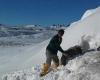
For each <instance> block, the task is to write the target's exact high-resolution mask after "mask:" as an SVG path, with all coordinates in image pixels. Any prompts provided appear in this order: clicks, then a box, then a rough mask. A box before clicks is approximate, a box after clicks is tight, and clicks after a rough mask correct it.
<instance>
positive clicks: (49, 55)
mask: <svg viewBox="0 0 100 80" xmlns="http://www.w3.org/2000/svg"><path fill="white" fill-rule="evenodd" d="M63 34H64V30H63V29H60V30H59V31H58V33H57V34H56V35H55V36H54V37H53V38H52V39H51V40H50V42H49V44H48V46H47V48H46V63H44V64H43V68H42V72H41V76H42V75H45V74H46V73H47V72H48V70H49V68H50V67H51V62H52V61H53V63H54V67H55V68H57V67H58V66H59V59H58V56H57V53H58V51H60V52H62V53H64V50H63V49H62V48H61V46H60V44H61V43H62V36H63Z"/></svg>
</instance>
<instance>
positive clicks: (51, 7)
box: [0, 0, 100, 26]
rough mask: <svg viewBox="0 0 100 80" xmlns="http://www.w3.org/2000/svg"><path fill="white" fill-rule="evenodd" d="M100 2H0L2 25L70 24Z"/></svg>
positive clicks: (64, 0) (6, 0)
mask: <svg viewBox="0 0 100 80" xmlns="http://www.w3.org/2000/svg"><path fill="white" fill-rule="evenodd" d="M98 6H100V0H0V24H6V25H27V24H28V25H29V24H40V25H45V26H48V25H52V24H69V23H72V22H74V21H77V20H79V19H80V18H81V16H82V15H83V14H84V12H85V11H86V10H88V9H93V8H96V7H98Z"/></svg>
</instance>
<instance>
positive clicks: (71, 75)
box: [0, 7, 100, 80]
mask: <svg viewBox="0 0 100 80" xmlns="http://www.w3.org/2000/svg"><path fill="white" fill-rule="evenodd" d="M89 11H90V12H89V13H88V12H86V13H85V15H84V16H85V17H83V19H81V20H79V21H77V22H75V23H73V24H71V25H70V26H69V27H68V28H67V29H66V30H65V34H64V36H63V42H62V44H61V46H62V48H63V49H64V50H66V49H68V48H70V47H72V46H74V45H81V46H82V44H84V42H85V47H83V48H84V49H85V50H86V49H89V48H90V49H95V51H90V52H86V53H85V54H84V55H83V56H79V57H76V58H74V59H73V60H70V61H69V62H68V64H67V65H66V66H65V67H64V66H61V65H60V66H59V67H58V70H57V71H51V72H50V73H49V74H47V75H46V76H44V77H42V78H40V77H39V72H40V67H41V64H42V63H44V62H45V48H46V46H47V44H48V42H49V40H47V41H44V42H43V43H41V44H38V45H36V46H35V47H33V45H31V46H27V47H26V48H22V50H20V51H19V52H17V51H16V50H15V53H16V54H17V56H16V55H15V57H13V55H12V54H10V50H11V48H10V49H8V50H7V51H8V53H9V54H8V55H6V52H5V55H2V56H0V57H1V58H0V59H1V60H0V61H1V62H0V65H1V63H2V64H3V65H2V66H0V71H1V72H2V73H6V74H5V75H3V77H2V80H100V51H96V48H97V47H98V46H100V31H99V30H100V22H99V21H100V7H98V8H96V9H93V10H92V11H91V10H89ZM90 13H91V14H90ZM87 44H89V46H87ZM18 50H19V49H18ZM1 51H2V50H1ZM12 51H13V52H14V49H13V50H12ZM58 54H59V58H60V57H61V56H60V55H61V53H60V52H59V53H58ZM5 56H7V57H8V56H9V58H10V57H11V58H12V59H9V58H7V57H6V58H7V59H9V60H10V61H8V60H7V59H6V58H4V57H5ZM3 60H4V62H3ZM13 60H14V61H13ZM7 61H8V62H10V63H8V62H7ZM4 63H5V64H4ZM9 64H10V65H9ZM16 66H17V67H16Z"/></svg>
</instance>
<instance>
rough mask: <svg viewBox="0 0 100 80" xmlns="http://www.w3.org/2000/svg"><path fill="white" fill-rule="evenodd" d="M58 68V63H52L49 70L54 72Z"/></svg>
mask: <svg viewBox="0 0 100 80" xmlns="http://www.w3.org/2000/svg"><path fill="white" fill-rule="evenodd" d="M58 66H59V63H54V64H52V66H51V68H52V69H53V70H54V71H56V70H57V67H58Z"/></svg>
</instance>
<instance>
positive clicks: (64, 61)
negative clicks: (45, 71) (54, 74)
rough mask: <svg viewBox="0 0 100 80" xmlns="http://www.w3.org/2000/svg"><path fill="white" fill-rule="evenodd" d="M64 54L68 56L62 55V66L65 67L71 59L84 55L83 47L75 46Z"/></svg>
mask: <svg viewBox="0 0 100 80" xmlns="http://www.w3.org/2000/svg"><path fill="white" fill-rule="evenodd" d="M64 53H65V54H66V55H65V54H62V57H61V65H63V66H65V65H66V64H67V63H68V61H69V60H70V59H73V58H75V57H77V56H80V55H83V53H82V47H81V46H79V45H75V46H73V47H70V48H69V49H67V50H66V51H64Z"/></svg>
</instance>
